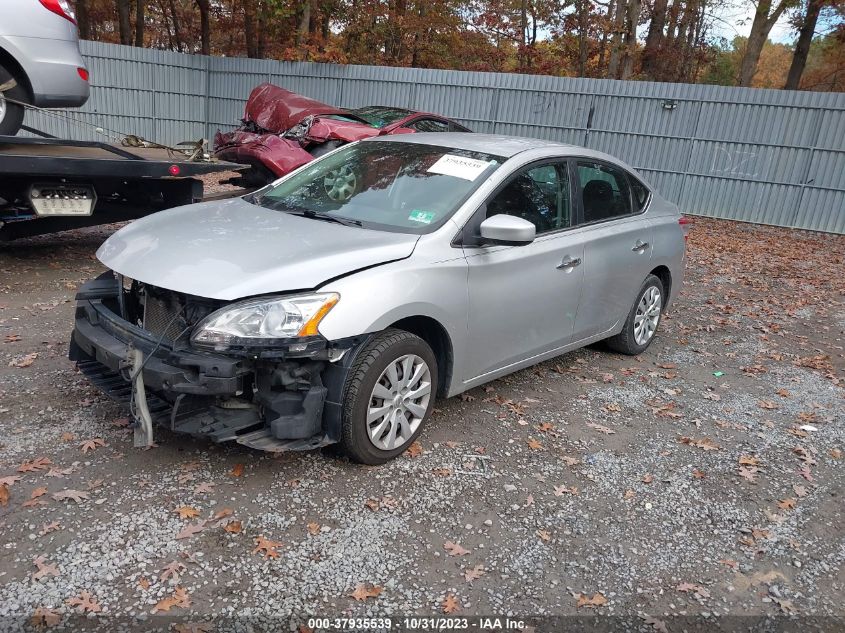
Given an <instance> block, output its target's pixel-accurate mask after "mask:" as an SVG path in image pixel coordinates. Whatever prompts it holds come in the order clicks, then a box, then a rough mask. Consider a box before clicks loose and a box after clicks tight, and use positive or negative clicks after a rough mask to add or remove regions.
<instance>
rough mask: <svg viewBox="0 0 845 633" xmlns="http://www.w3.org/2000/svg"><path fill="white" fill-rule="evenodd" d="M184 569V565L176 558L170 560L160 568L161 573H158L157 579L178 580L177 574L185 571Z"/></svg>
mask: <svg viewBox="0 0 845 633" xmlns="http://www.w3.org/2000/svg"><path fill="white" fill-rule="evenodd" d="M185 569H186V567H185V566H184V565H183V564H182V563H180V562H179V561H178V560H174V561H171V562H169V563H167V565H165V566H164V567H163V568H162V569H161V573H160V574H159V575H158V577H159V580H168V579H171V578H172V579H173V580H174V581H177V582H178V580H179V575H180V574H181V573H182V572H183V571H185Z"/></svg>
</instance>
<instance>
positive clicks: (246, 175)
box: [214, 83, 471, 186]
mask: <svg viewBox="0 0 845 633" xmlns="http://www.w3.org/2000/svg"><path fill="white" fill-rule="evenodd" d="M470 131H471V130H469V129H467V128H465V127H464V126H462V125H460V124H458V123H455V122H454V121H451V120H449V119H447V118H445V117H442V116H439V115H436V114H428V113H426V112H414V111H412V110H406V109H405V108H394V107H387V106H368V107H365V108H358V109H355V110H344V109H341V108H335V107H332V106H330V105H326V104H325V103H321V102H319V101H316V100H314V99H309V98H308V97H303V96H302V95H298V94H296V93H295V92H290V91H289V90H285V89H284V88H279V87H278V86H274V85H273V84H270V83H263V84H261V85H259V86H256V87H255V88H254V89H253V90H252V92H251V93H250V95H249V99H248V100H247V102H246V107H245V108H244V116H243V119H242V125H241V126H240V127H239V128H238V129H236V130H234V131H232V132H220V131H218V132H217V134H216V135H215V136H214V155H215V156H216V157H217V158H219V159H220V160H226V161H231V162H235V163H242V164H246V165H250V166H251V167H252V168H251V169H249V170H246V171H244V172H241V175H240V176H239V177H238V178H236V179H234V180H233V181H231V182H233V184H238V185H242V186H261V185H264V184H266V183H268V182H271V181H273V180H275V179H276V178H278V177H280V176H284V175H285V174H287V173H288V172H291V171H293V170H294V169H296V168H297V167H300V166H302V165H304V164H305V163H308V162H310V161H312V160H313V159H314V158H316V157H317V156H321V155H323V154H325V153H326V152H329V151H331V150H333V149H335V148H337V147H340V146H341V145H344V144H346V143H351V142H352V141H358V140H361V139H364V138H368V137H370V136H380V135H384V134H409V133H413V132H470Z"/></svg>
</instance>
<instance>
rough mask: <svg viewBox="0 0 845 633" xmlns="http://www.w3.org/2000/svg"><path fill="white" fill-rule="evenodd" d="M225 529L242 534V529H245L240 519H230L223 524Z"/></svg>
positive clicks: (230, 532) (231, 532)
mask: <svg viewBox="0 0 845 633" xmlns="http://www.w3.org/2000/svg"><path fill="white" fill-rule="evenodd" d="M223 529H224V530H226V531H227V532H228V533H229V534H240V533H241V530H243V524H242V523H241V522H240V521H229V522H228V523H227V524H226V525H224V526H223Z"/></svg>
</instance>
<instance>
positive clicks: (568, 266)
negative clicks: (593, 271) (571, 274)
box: [557, 255, 581, 270]
mask: <svg viewBox="0 0 845 633" xmlns="http://www.w3.org/2000/svg"><path fill="white" fill-rule="evenodd" d="M580 265H581V258H580V257H576V258H575V259H572V258H571V257H569V256H568V255H567V256H566V257H564V258H563V261H562V262H560V263H559V264H558V265H557V269H558V270H572V269H573V268H575V267H576V266H580Z"/></svg>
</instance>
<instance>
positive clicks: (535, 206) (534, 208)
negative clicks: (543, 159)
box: [487, 165, 572, 235]
mask: <svg viewBox="0 0 845 633" xmlns="http://www.w3.org/2000/svg"><path fill="white" fill-rule="evenodd" d="M568 173H569V172H568V171H567V170H566V165H561V167H560V168H558V167H556V166H555V165H541V166H539V167H534V168H531V169H527V170H525V171H522V172H520V173H519V174H517V175H516V176H514V177H513V178H512V179H511V181H510V182H509V183H508V184H507V185H505V188H504V189H502V190H501V191H500V192H499V193H497V194H496V196H495V197H494V198H493V199H492V200H490V201H489V202H488V203H487V217H488V218H489V217H491V216H494V215H499V214H501V213H503V214H505V215H513V216H516V217H518V218H522V219H524V220H528V221H529V222H533V223H534V226H536V227H537V234H538V235H540V234H541V233H548V232H550V231H556V230H558V229H563V228H567V227H568V226H570V220H571V217H572V213H571V211H572V204H571V200H570V196H569V191H570V189H569V176H568Z"/></svg>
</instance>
